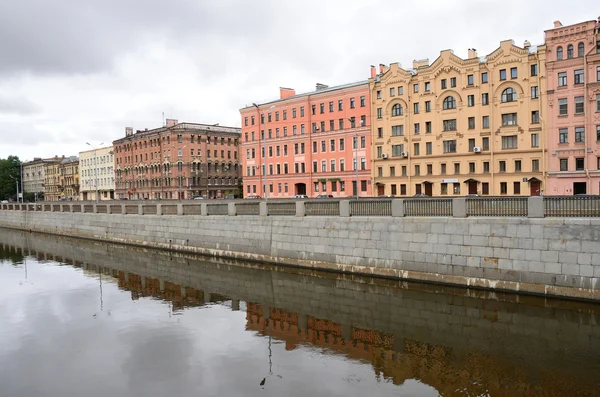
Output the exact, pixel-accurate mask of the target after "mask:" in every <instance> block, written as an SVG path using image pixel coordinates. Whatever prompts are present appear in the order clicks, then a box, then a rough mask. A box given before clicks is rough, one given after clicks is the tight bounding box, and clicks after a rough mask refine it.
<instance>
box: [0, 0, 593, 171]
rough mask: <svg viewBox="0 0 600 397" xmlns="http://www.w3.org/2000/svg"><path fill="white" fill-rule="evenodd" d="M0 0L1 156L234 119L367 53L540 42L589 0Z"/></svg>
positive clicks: (47, 152)
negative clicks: (175, 124) (128, 131)
mask: <svg viewBox="0 0 600 397" xmlns="http://www.w3.org/2000/svg"><path fill="white" fill-rule="evenodd" d="M565 4H566V3H565V2H564V1H558V0H527V1H522V0H502V1H497V0H428V1H412V2H409V1H394V2H392V1H389V0H387V1H386V0H362V1H361V0H327V1H324V0H318V1H317V0H302V1H298V0H285V1H283V0H254V1H245V0H219V1H209V0H143V1H142V0H102V1H98V0H53V1H48V0H18V1H17V0H2V1H0V51H1V54H2V56H1V58H0V158H5V157H7V156H9V155H17V156H19V158H20V159H21V160H31V159H32V158H34V157H52V156H55V155H63V154H64V155H66V156H69V155H77V154H78V153H79V152H80V151H85V150H89V149H90V146H87V145H86V142H89V143H90V144H91V145H94V146H108V145H110V144H111V143H112V141H113V140H116V139H119V138H121V137H122V136H124V135H125V127H127V126H131V127H133V128H134V130H137V129H144V128H149V129H150V128H156V127H160V126H161V125H162V123H163V114H164V118H173V119H177V120H179V121H187V122H196V123H206V124H216V123H219V124H220V125H226V126H233V127H239V126H240V124H241V122H240V121H241V120H240V115H239V109H240V108H242V107H245V106H246V105H250V104H251V103H252V102H264V101H269V100H273V99H277V97H278V95H279V87H290V88H294V89H296V92H297V93H301V92H307V91H312V90H314V88H315V84H316V83H323V84H328V85H330V86H332V85H338V84H344V83H349V82H355V81H360V80H366V79H367V78H368V77H369V66H370V65H379V64H380V63H384V64H389V63H392V62H400V63H401V64H402V66H404V67H406V68H409V67H411V66H412V61H413V60H414V59H423V58H429V59H430V61H433V60H435V58H436V57H437V56H438V55H439V52H440V51H441V50H444V49H448V48H450V49H453V50H454V52H455V54H457V55H458V56H460V57H463V58H466V57H467V49H468V48H476V49H477V50H478V52H479V55H480V56H482V55H485V54H488V53H491V52H492V51H493V50H494V49H495V48H496V47H498V45H499V43H500V41H501V40H507V39H513V40H514V41H515V44H517V45H523V42H524V41H525V40H529V41H530V42H531V43H532V44H534V45H535V44H541V43H543V40H544V30H546V29H551V28H552V26H553V21H555V20H560V21H561V22H562V23H563V24H564V25H569V24H574V23H577V22H581V21H585V20H595V19H596V18H598V16H599V15H600V6H599V5H598V2H597V1H596V0H573V1H570V2H569V3H568V4H569V6H565Z"/></svg>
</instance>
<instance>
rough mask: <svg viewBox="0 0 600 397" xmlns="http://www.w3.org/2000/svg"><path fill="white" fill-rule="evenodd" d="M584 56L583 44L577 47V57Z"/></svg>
mask: <svg viewBox="0 0 600 397" xmlns="http://www.w3.org/2000/svg"><path fill="white" fill-rule="evenodd" d="M584 54H585V46H584V44H583V43H579V44H578V45H577V56H578V57H582V56H583V55H584Z"/></svg>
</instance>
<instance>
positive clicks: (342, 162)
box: [340, 159, 346, 191]
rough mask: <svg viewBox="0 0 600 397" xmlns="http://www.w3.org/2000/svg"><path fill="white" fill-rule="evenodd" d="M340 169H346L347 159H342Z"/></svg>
mask: <svg viewBox="0 0 600 397" xmlns="http://www.w3.org/2000/svg"><path fill="white" fill-rule="evenodd" d="M340 171H346V161H345V160H344V159H340ZM343 190H344V189H342V191H343Z"/></svg>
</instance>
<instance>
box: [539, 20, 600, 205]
mask: <svg viewBox="0 0 600 397" xmlns="http://www.w3.org/2000/svg"><path fill="white" fill-rule="evenodd" d="M599 26H600V20H599V21H598V22H596V21H586V22H582V23H578V24H574V25H570V26H562V24H561V23H560V22H559V21H556V22H554V28H553V29H550V30H547V31H546V32H545V36H546V47H547V62H546V65H547V66H546V68H547V72H548V113H547V114H548V116H547V118H548V123H547V124H548V194H551V195H573V194H600V27H599Z"/></svg>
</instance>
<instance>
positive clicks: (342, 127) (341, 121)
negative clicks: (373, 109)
mask: <svg viewBox="0 0 600 397" xmlns="http://www.w3.org/2000/svg"><path fill="white" fill-rule="evenodd" d="M379 109H381V108H379ZM379 109H377V114H379V113H380V112H379ZM380 118H381V117H380ZM338 124H339V125H340V130H343V129H344V119H339V120H338Z"/></svg>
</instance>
